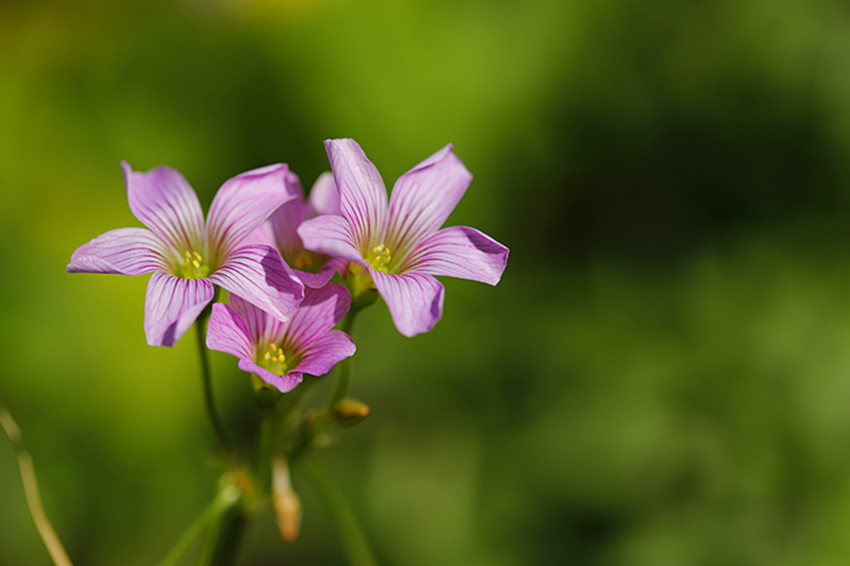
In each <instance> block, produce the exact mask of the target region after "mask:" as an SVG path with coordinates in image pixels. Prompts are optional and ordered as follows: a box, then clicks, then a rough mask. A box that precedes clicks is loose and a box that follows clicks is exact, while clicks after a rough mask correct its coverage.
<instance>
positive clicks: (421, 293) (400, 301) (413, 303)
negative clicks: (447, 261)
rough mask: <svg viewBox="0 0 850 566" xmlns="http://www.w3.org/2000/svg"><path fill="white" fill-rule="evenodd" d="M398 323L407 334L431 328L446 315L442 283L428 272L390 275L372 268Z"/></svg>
mask: <svg viewBox="0 0 850 566" xmlns="http://www.w3.org/2000/svg"><path fill="white" fill-rule="evenodd" d="M369 273H370V274H371V275H372V281H374V282H375V287H377V288H378V292H379V293H380V294H381V297H383V298H384V302H385V303H387V307H388V308H389V309H390V315H391V316H392V319H393V323H395V327H396V328H397V329H398V331H399V332H401V333H402V334H403V335H405V336H408V337H410V336H415V335H417V334H421V333H422V332H428V331H429V330H431V328H433V327H434V325H435V324H437V321H438V320H440V317H441V316H442V315H443V297H444V289H443V285H442V284H441V283H440V282H439V281H437V280H436V279H434V278H433V277H432V276H430V275H427V274H425V273H405V274H403V275H391V274H388V273H381V272H380V271H375V270H372V269H370V270H369Z"/></svg>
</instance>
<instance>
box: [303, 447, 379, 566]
mask: <svg viewBox="0 0 850 566" xmlns="http://www.w3.org/2000/svg"><path fill="white" fill-rule="evenodd" d="M299 468H300V469H301V470H303V471H304V474H305V475H306V476H307V481H309V482H310V484H311V485H312V486H313V488H314V489H315V490H316V491H317V492H318V493H319V496H320V497H321V498H322V499H323V500H324V502H325V504H326V505H327V507H328V510H329V511H330V514H331V517H332V518H333V520H334V522H335V523H336V526H337V529H339V534H340V538H341V539H342V545H343V547H345V551H346V553H347V554H348V560H349V561H350V562H351V566H375V565H376V564H377V562H376V561H375V554H374V553H373V552H372V548H371V547H370V546H369V541H368V540H366V534H365V533H364V532H363V528H362V527H361V526H360V523H359V522H358V521H357V516H356V515H355V514H354V510H353V509H352V508H351V505H349V503H348V501H346V499H345V498H344V497H343V495H342V492H341V491H340V489H339V488H338V487H337V486H336V484H335V483H334V482H333V480H332V479H331V477H330V476H329V475H327V474H326V473H325V472H324V471H323V470H322V469H321V468H320V467H318V466H316V465H315V464H313V462H311V461H310V459H309V458H303V459H302V460H301V466H299Z"/></svg>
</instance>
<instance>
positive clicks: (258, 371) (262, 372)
mask: <svg viewBox="0 0 850 566" xmlns="http://www.w3.org/2000/svg"><path fill="white" fill-rule="evenodd" d="M239 369H241V370H242V371H245V372H248V373H253V374H255V375H257V377H259V378H260V379H262V380H263V381H265V382H266V383H268V384H269V385H271V386H272V387H276V388H277V389H278V390H279V391H280V392H281V393H287V392H289V391H292V390H293V389H294V388H295V386H296V385H298V384H299V383H301V372H300V371H298V370H293V371H290V372H288V373H287V374H286V375H277V374H276V373H272V372H270V371H269V370H267V369H265V368H261V367H260V366H258V365H257V364H256V363H254V360H251V359H250V358H242V359H240V360H239Z"/></svg>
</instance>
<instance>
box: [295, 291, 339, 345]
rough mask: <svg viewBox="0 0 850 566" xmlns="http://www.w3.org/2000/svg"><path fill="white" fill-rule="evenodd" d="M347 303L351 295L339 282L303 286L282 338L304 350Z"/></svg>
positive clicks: (322, 332)
mask: <svg viewBox="0 0 850 566" xmlns="http://www.w3.org/2000/svg"><path fill="white" fill-rule="evenodd" d="M350 305H351V296H350V295H349V293H348V289H346V288H345V287H343V286H342V285H337V284H335V283H330V284H328V285H326V286H324V287H322V288H321V289H311V288H309V287H307V288H305V289H304V300H303V301H301V304H300V305H299V306H298V310H296V311H295V314H293V315H292V318H291V319H290V320H289V323H288V324H287V325H286V330H285V334H284V342H285V343H287V344H289V345H291V346H292V349H293V350H295V351H303V350H306V349H307V348H309V347H310V346H311V345H312V344H313V342H315V341H316V340H318V339H319V338H320V337H321V336H323V335H324V334H326V333H327V332H328V331H329V330H330V329H331V328H333V327H334V325H335V324H336V323H337V322H339V321H340V320H342V317H343V316H345V313H347V312H348V308H349V306H350Z"/></svg>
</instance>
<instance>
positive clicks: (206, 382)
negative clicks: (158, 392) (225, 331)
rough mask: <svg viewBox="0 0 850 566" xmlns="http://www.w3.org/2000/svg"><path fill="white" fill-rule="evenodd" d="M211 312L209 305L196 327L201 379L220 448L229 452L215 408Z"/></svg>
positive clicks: (226, 439) (228, 445)
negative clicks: (209, 346) (209, 338)
mask: <svg viewBox="0 0 850 566" xmlns="http://www.w3.org/2000/svg"><path fill="white" fill-rule="evenodd" d="M209 313H210V308H209V306H208V307H207V308H206V309H204V312H202V313H201V315H200V316H199V317H198V320H196V321H195V328H196V330H197V332H198V352H199V354H200V358H201V381H202V383H203V386H204V399H205V401H206V405H207V413H208V414H209V416H210V421H212V426H213V429H215V434H216V438H217V439H218V444H219V448H220V449H221V450H222V451H224V452H229V451H230V441H229V440H228V438H227V434H226V433H225V432H224V426H222V424H221V419H220V418H219V416H218V411H216V409H215V401H214V400H213V388H212V371H211V370H210V358H209V350H207V319H209V316H210V315H209Z"/></svg>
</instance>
